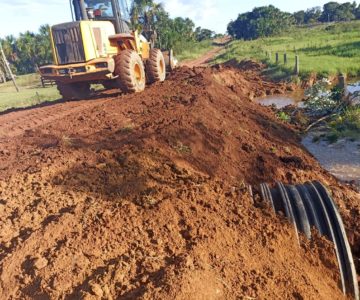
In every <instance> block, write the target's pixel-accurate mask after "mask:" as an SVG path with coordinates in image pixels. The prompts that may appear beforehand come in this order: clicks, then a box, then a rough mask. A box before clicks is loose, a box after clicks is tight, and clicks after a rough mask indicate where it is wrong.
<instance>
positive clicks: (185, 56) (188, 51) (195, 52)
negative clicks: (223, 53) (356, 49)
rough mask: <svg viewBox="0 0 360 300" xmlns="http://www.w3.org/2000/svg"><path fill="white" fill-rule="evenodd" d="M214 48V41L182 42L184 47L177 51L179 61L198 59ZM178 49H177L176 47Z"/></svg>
mask: <svg viewBox="0 0 360 300" xmlns="http://www.w3.org/2000/svg"><path fill="white" fill-rule="evenodd" d="M213 48H214V45H213V41H211V40H206V41H202V42H188V43H185V44H182V48H181V49H179V50H178V51H175V56H176V58H177V59H178V60H179V61H184V60H192V59H197V58H199V57H201V56H202V55H204V54H205V53H207V52H209V51H210V50H211V49H213ZM175 50H176V49H175Z"/></svg>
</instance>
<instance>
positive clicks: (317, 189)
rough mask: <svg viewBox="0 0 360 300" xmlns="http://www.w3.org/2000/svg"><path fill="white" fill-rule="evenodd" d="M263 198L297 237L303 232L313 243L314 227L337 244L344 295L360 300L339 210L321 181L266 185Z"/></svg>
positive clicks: (262, 192) (262, 185)
mask: <svg viewBox="0 0 360 300" xmlns="http://www.w3.org/2000/svg"><path fill="white" fill-rule="evenodd" d="M260 194H261V197H262V199H264V200H266V201H269V202H270V203H271V205H272V208H273V209H274V211H275V212H280V211H281V212H283V213H284V214H285V216H286V217H287V218H288V219H289V221H290V222H292V223H293V224H294V228H295V232H296V234H298V231H299V232H303V233H304V234H305V235H306V236H307V237H308V238H309V239H310V238H311V227H315V228H316V229H318V231H319V233H320V234H322V235H325V236H326V237H327V238H328V239H329V240H331V241H332V242H333V243H334V247H335V252H336V256H337V260H338V263H339V270H340V276H341V285H342V289H343V292H344V294H352V295H353V297H354V299H355V300H359V287H358V282H357V274H356V269H355V264H354V259H353V256H352V253H351V248H350V245H349V241H348V239H347V236H346V231H345V227H344V224H343V221H342V219H341V216H340V213H339V210H338V208H337V206H336V204H335V202H334V200H333V199H332V197H331V195H330V193H329V191H328V190H327V188H326V187H325V186H324V185H323V184H321V183H320V182H318V181H314V182H307V183H305V184H303V185H296V186H293V185H283V184H282V183H280V182H278V183H277V184H276V186H275V188H270V187H269V185H267V184H266V183H264V184H261V185H260Z"/></svg>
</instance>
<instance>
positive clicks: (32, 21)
mask: <svg viewBox="0 0 360 300" xmlns="http://www.w3.org/2000/svg"><path fill="white" fill-rule="evenodd" d="M329 1H330V0H325V1H321V0H318V1H314V0H302V1H291V0H272V1H266V0H252V1H240V0H163V1H161V0H157V2H162V3H163V4H164V5H165V8H166V10H167V11H169V12H170V15H171V16H172V17H177V16H182V17H189V18H191V19H193V20H194V21H195V23H196V25H197V26H201V27H205V28H209V29H212V30H214V31H216V32H225V31H226V26H227V24H228V23H229V21H230V20H232V19H235V18H236V17H237V15H238V14H239V13H242V12H246V11H249V10H252V8H254V7H256V6H264V5H269V4H273V5H274V6H276V7H279V8H280V9H282V10H284V11H289V12H294V11H297V10H301V9H306V8H311V7H314V6H322V5H323V4H324V3H327V2H329ZM337 2H347V1H341V0H340V1H337ZM0 4H1V5H0V7H1V17H0V37H4V36H5V35H9V34H14V35H17V34H18V33H19V32H23V31H26V30H30V31H37V29H38V28H39V26H40V25H42V24H46V23H48V24H57V23H61V22H66V21H69V20H70V19H71V14H70V8H69V1H68V0H52V1H44V0H0Z"/></svg>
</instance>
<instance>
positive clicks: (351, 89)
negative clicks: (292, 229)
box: [346, 81, 360, 94]
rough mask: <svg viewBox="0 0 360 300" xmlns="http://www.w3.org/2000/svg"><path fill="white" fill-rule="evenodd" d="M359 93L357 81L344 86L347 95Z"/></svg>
mask: <svg viewBox="0 0 360 300" xmlns="http://www.w3.org/2000/svg"><path fill="white" fill-rule="evenodd" d="M359 92H360V82H359V81H357V82H352V83H349V84H348V85H347V86H346V93H347V94H354V93H359Z"/></svg>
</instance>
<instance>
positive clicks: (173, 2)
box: [158, 0, 223, 31]
mask: <svg viewBox="0 0 360 300" xmlns="http://www.w3.org/2000/svg"><path fill="white" fill-rule="evenodd" d="M158 2H162V3H163V4H164V7H165V9H166V10H167V11H168V12H169V13H170V15H171V16H172V17H183V18H186V17H188V18H190V19H192V20H193V21H194V22H195V24H196V26H201V27H203V28H209V29H212V30H215V31H219V30H222V29H223V28H222V27H223V26H222V24H221V20H219V3H218V1H217V0H198V1H194V0H166V1H158ZM219 21H220V22H219Z"/></svg>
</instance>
